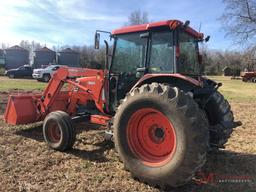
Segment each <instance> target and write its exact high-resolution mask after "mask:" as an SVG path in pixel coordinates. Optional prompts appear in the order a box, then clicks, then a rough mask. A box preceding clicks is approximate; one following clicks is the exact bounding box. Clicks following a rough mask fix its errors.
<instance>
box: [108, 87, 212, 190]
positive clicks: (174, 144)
mask: <svg viewBox="0 0 256 192" xmlns="http://www.w3.org/2000/svg"><path fill="white" fill-rule="evenodd" d="M202 113H203V112H202V111H201V110H200V109H199V107H198V105H197V104H196V103H195V102H194V100H193V99H192V98H191V97H190V96H189V95H187V94H185V93H184V92H182V91H180V90H179V89H178V88H176V87H175V88H172V87H170V86H168V85H163V84H158V83H152V84H150V85H148V84H145V85H143V86H141V87H140V88H135V89H134V90H133V91H132V92H131V93H129V94H128V95H127V97H126V98H125V99H124V101H123V103H122V104H121V105H120V106H119V108H118V110H117V112H116V115H115V117H114V122H113V127H114V140H115V146H116V150H117V151H118V154H119V157H120V159H121V160H122V161H123V163H124V165H125V167H126V169H127V170H129V171H130V172H131V173H132V175H133V176H134V177H136V178H138V179H139V180H141V181H143V182H146V183H148V184H150V185H153V186H160V187H161V188H168V187H170V186H180V185H183V184H185V183H187V182H188V181H190V180H191V178H192V177H193V176H194V174H195V172H196V171H197V170H198V169H200V168H201V167H202V166H203V165H204V163H205V161H206V154H207V148H208V122H207V119H206V118H205V115H204V114H202Z"/></svg>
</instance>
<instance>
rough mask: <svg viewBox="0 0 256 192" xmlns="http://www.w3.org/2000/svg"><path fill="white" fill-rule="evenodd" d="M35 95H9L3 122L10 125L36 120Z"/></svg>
mask: <svg viewBox="0 0 256 192" xmlns="http://www.w3.org/2000/svg"><path fill="white" fill-rule="evenodd" d="M35 99H36V97H35V96H32V95H15V96H14V95H11V96H9V99H8V103H7V107H6V110H5V114H4V119H5V122H6V123H8V124H11V125H20V124H27V123H34V122H36V121H37V109H36V105H35Z"/></svg>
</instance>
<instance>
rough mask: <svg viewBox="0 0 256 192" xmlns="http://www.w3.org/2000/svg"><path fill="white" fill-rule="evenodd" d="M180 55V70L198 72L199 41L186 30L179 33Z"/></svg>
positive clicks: (188, 72) (191, 72)
mask: <svg viewBox="0 0 256 192" xmlns="http://www.w3.org/2000/svg"><path fill="white" fill-rule="evenodd" d="M179 47H180V56H179V64H178V71H179V72H180V73H184V74H198V73H199V65H198V57H197V51H198V47H197V41H196V40H195V39H194V38H193V37H191V36H190V35H188V34H187V33H185V32H182V33H180V34H179Z"/></svg>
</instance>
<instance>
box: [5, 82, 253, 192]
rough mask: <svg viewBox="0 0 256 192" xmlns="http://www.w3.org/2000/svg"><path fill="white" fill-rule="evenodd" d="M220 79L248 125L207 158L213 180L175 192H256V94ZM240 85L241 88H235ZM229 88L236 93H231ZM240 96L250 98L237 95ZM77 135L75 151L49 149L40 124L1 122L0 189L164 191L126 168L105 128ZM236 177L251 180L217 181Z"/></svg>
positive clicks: (84, 129) (83, 129)
mask: <svg viewBox="0 0 256 192" xmlns="http://www.w3.org/2000/svg"><path fill="white" fill-rule="evenodd" d="M217 79H219V80H222V81H223V83H224V86H223V88H222V91H223V93H224V94H225V96H227V97H228V98H230V99H231V106H232V108H233V111H234V114H235V118H236V120H241V121H242V122H243V125H242V126H241V127H238V128H237V129H236V130H235V131H234V132H233V134H232V137H231V138H230V140H229V142H228V143H227V145H226V149H225V150H221V151H219V152H213V153H210V154H209V155H208V161H207V163H206V165H205V167H204V169H203V173H204V174H205V175H206V176H207V175H208V174H211V173H212V174H214V177H213V178H214V180H213V181H212V182H208V183H205V184H201V185H198V184H196V183H195V182H191V183H189V184H188V185H186V186H184V187H181V188H176V189H170V191H174V192H175V191H176V192H177V191H180V192H183V191H202V192H203V191H225V192H226V191H256V143H255V139H256V129H255V128H256V127H255V119H256V113H255V108H256V102H253V101H254V99H255V98H253V97H252V98H247V97H251V96H252V95H251V94H252V93H253V92H254V90H253V89H251V88H250V87H251V86H252V85H248V84H246V86H240V82H239V81H236V80H234V81H232V82H231V80H228V79H222V78H217ZM236 83H238V84H239V86H237V89H236V88H235V89H234V87H236V85H235V84H236ZM229 86H231V87H232V88H231V90H232V94H229V93H228V92H227V91H228V90H229V88H228V87H229ZM247 86H248V89H247ZM255 86H256V85H255ZM248 90H252V93H251V92H247V91H248ZM225 91H226V92H225ZM240 92H242V93H244V94H245V95H247V96H244V95H243V96H242V97H240V96H239V97H232V96H234V95H239V94H238V93H240ZM6 96H7V95H5V96H4V97H6ZM2 104H3V103H2ZM77 132H78V134H77V141H76V143H75V146H74V149H72V150H71V151H68V152H66V153H61V152H56V151H53V150H51V149H49V148H48V147H47V146H46V144H45V143H44V141H43V137H42V132H41V126H40V124H36V125H32V126H8V125H6V124H4V123H3V122H2V121H0V191H159V190H158V189H156V188H152V187H149V186H148V185H146V184H143V183H140V182H138V181H136V180H134V179H133V178H132V177H131V175H130V173H129V172H127V171H125V170H124V169H123V164H122V163H120V162H119V161H118V156H117V154H116V152H115V150H114V148H113V143H109V142H106V141H104V139H103V137H102V135H101V133H102V130H98V129H97V127H95V126H92V125H89V124H81V125H79V126H77ZM236 176H237V177H240V178H241V177H246V178H250V180H251V182H249V183H241V182H239V183H219V182H218V179H220V178H223V177H225V178H227V177H229V178H230V177H233V178H234V177H236Z"/></svg>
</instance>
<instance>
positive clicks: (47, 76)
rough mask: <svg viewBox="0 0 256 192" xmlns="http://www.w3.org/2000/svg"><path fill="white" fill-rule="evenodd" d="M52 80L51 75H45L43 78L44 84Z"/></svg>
mask: <svg viewBox="0 0 256 192" xmlns="http://www.w3.org/2000/svg"><path fill="white" fill-rule="evenodd" d="M50 79H51V75H49V74H45V75H44V76H43V81H44V82H49V81H50Z"/></svg>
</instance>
